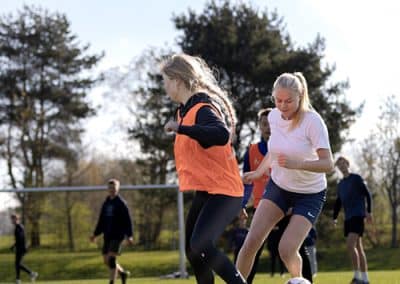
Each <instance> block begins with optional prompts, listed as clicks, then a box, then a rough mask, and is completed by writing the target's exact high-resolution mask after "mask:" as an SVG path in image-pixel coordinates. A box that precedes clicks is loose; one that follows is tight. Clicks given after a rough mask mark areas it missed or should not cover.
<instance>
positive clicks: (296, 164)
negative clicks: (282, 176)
mask: <svg viewBox="0 0 400 284" xmlns="http://www.w3.org/2000/svg"><path fill="white" fill-rule="evenodd" d="M277 160H278V165H279V166H280V167H282V168H287V169H293V170H295V169H301V162H300V161H297V160H292V159H289V158H288V157H287V156H286V155H284V154H278V159H277Z"/></svg>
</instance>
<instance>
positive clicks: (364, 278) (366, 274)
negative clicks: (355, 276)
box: [361, 271, 368, 282]
mask: <svg viewBox="0 0 400 284" xmlns="http://www.w3.org/2000/svg"><path fill="white" fill-rule="evenodd" d="M361 279H362V281H364V282H368V272H367V271H365V272H361Z"/></svg>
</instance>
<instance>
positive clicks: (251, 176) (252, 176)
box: [242, 171, 262, 184]
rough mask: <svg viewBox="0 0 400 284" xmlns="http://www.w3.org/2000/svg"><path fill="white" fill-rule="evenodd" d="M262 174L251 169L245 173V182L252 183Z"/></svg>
mask: <svg viewBox="0 0 400 284" xmlns="http://www.w3.org/2000/svg"><path fill="white" fill-rule="evenodd" d="M261 176H262V174H260V173H259V172H257V171H251V172H247V173H244V175H243V178H242V179H243V183H245V184H251V183H252V182H253V181H254V180H255V179H258V178H260V177H261Z"/></svg>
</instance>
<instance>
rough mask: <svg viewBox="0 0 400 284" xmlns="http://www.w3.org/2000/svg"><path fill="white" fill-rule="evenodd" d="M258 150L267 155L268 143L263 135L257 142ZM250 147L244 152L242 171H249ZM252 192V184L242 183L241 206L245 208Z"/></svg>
mask: <svg viewBox="0 0 400 284" xmlns="http://www.w3.org/2000/svg"><path fill="white" fill-rule="evenodd" d="M257 146H258V150H259V151H260V153H261V154H263V156H265V155H267V152H268V143H267V142H266V141H265V140H264V138H263V137H261V141H260V142H258V143H257ZM249 150H250V147H249V148H247V151H246V153H245V154H244V158H243V173H247V172H250V171H251V169H250V155H249V152H250V151H249ZM254 170H255V169H254ZM252 192H253V184H245V185H244V195H243V201H242V208H245V207H246V205H247V202H248V201H249V199H250V196H251V194H252Z"/></svg>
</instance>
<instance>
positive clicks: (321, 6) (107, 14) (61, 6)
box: [0, 0, 400, 207]
mask: <svg viewBox="0 0 400 284" xmlns="http://www.w3.org/2000/svg"><path fill="white" fill-rule="evenodd" d="M1 2H2V3H1V10H0V13H1V14H5V13H15V12H16V11H17V10H18V9H21V7H22V6H23V4H28V5H30V4H34V5H39V6H41V7H43V8H47V9H48V10H49V11H58V12H61V13H64V14H66V16H67V18H68V19H69V20H70V22H71V30H72V33H74V34H76V35H77V36H78V38H79V40H80V41H81V42H82V44H86V43H89V44H90V45H91V48H90V52H94V53H100V52H102V51H104V52H105V57H104V58H103V60H102V61H101V62H100V64H99V66H98V68H97V71H105V70H107V69H109V68H114V67H118V68H122V67H123V66H126V65H127V64H128V63H129V62H130V61H131V60H132V59H134V58H136V57H138V56H140V55H141V54H142V53H143V51H144V50H146V49H149V48H154V47H158V48H160V47H163V46H171V47H173V46H174V44H175V39H176V38H177V36H178V35H179V33H178V31H176V30H175V28H174V25H173V23H172V20H171V18H172V15H174V14H175V15H179V14H182V13H185V12H187V11H188V8H189V7H190V8H191V9H193V10H195V11H197V12H201V11H202V10H203V7H204V5H205V3H206V2H207V1H204V0H196V1H194V0H192V1H189V0H171V1H161V0H160V1H155V0H146V1H143V0H114V1H106V0H86V1H82V0H69V1H58V0H13V1H1ZM243 2H246V3H251V4H252V5H253V7H258V8H259V9H260V10H261V11H263V10H265V9H266V8H267V9H268V11H273V10H275V9H276V11H277V13H278V15H279V16H281V17H283V19H284V23H285V25H286V30H287V32H288V33H289V35H290V36H291V38H292V40H293V41H294V42H295V44H296V45H297V46H305V45H307V44H308V43H311V42H312V41H313V40H314V39H315V38H316V36H317V35H318V34H320V35H321V36H322V37H323V38H325V41H326V42H325V43H326V50H325V63H327V64H335V66H336V71H335V73H334V75H333V76H332V80H333V81H334V82H336V81H343V80H349V82H350V88H349V89H348V90H347V91H346V98H347V99H348V100H349V101H350V104H351V106H352V107H356V106H358V105H359V104H360V103H362V102H365V106H364V110H363V113H362V115H361V117H359V118H358V121H357V122H356V124H355V125H354V126H353V127H352V128H351V129H350V136H349V138H353V139H355V141H356V143H351V144H350V143H349V144H347V145H345V147H344V149H343V154H345V155H349V154H351V153H353V152H354V147H357V145H358V144H357V142H359V141H361V140H362V139H365V138H366V137H367V136H368V134H369V133H370V132H371V130H372V129H373V128H374V127H375V125H376V123H377V122H378V117H379V108H378V106H379V105H381V103H382V99H383V98H384V97H386V96H388V95H393V94H394V95H396V96H397V97H398V98H399V97H400V90H399V87H398V85H399V84H398V82H399V80H400V73H399V66H400V52H399V51H400V37H399V36H398V27H400V17H398V16H397V14H396V13H397V11H399V8H400V3H399V2H398V1H394V0H393V1H389V0H381V1H375V0H374V1H368V0H366V1H347V0H336V1H317V0H254V1H243ZM102 91H103V89H102V88H97V89H95V90H93V91H92V92H91V94H90V97H89V98H90V100H91V101H92V103H93V105H96V106H98V107H100V108H101V107H102V108H101V110H100V112H99V114H101V115H99V116H98V117H96V118H93V119H90V120H89V121H87V123H86V125H85V127H86V130H87V131H86V135H85V138H84V142H85V143H86V144H88V145H90V147H91V149H93V151H105V152H108V153H110V152H113V151H115V150H116V149H120V148H121V144H120V143H118V142H116V141H122V140H124V135H125V134H124V133H123V132H122V131H120V132H119V133H118V134H117V135H115V136H113V137H110V135H109V132H110V129H112V128H113V127H115V123H116V121H117V120H118V115H116V113H114V111H115V110H113V109H112V108H110V107H108V108H107V107H104V104H105V101H106V100H105V98H104V96H103V95H102ZM110 111H111V112H113V113H110ZM117 113H118V114H119V115H126V114H127V113H124V112H123V111H119V112H117ZM116 116H117V118H116ZM122 120H123V118H122ZM126 151H132V150H131V148H129V147H127V148H126ZM0 178H1V179H2V180H5V179H6V175H5V174H1V176H0ZM5 198H6V199H7V201H4V200H5ZM4 202H6V203H7V202H8V203H10V202H11V201H10V199H9V197H4V194H0V207H1V204H3V203H4Z"/></svg>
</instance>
